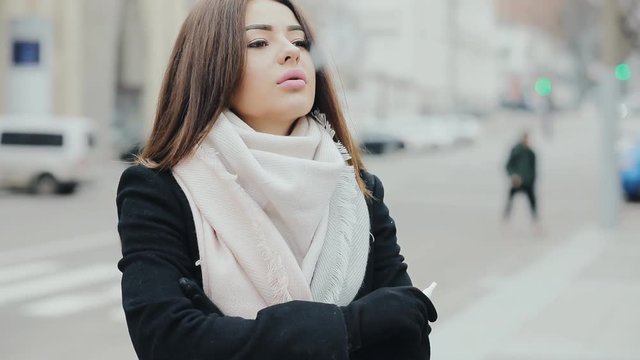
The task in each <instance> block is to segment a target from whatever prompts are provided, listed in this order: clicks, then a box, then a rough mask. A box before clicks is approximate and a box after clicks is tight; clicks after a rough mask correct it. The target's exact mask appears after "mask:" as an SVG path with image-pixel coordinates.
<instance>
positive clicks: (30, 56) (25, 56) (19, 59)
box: [13, 40, 40, 66]
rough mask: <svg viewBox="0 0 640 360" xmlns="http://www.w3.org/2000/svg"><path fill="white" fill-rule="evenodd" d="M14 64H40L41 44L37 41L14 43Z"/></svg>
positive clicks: (17, 41)
mask: <svg viewBox="0 0 640 360" xmlns="http://www.w3.org/2000/svg"><path fill="white" fill-rule="evenodd" d="M13 64H14V65H17V66H24V65H38V64H40V43H39V42H37V41H21V40H16V41H14V42H13Z"/></svg>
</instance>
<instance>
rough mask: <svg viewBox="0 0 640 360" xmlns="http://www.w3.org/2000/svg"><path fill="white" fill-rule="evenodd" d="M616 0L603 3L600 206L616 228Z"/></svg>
mask: <svg viewBox="0 0 640 360" xmlns="http://www.w3.org/2000/svg"><path fill="white" fill-rule="evenodd" d="M618 18H619V8H618V4H617V1H616V0H604V1H603V7H602V25H603V26H602V30H603V45H602V46H603V53H602V59H603V63H604V71H603V72H602V74H601V75H602V78H601V86H600V88H601V89H600V90H601V99H602V106H601V109H602V116H601V123H600V138H601V154H600V191H599V192H600V206H599V210H600V211H599V222H600V225H601V226H602V227H603V228H605V229H612V228H615V227H616V225H617V223H618V218H619V212H620V197H621V194H620V188H619V180H618V168H617V164H618V160H617V156H616V150H615V147H616V139H617V137H618V119H619V116H620V115H619V103H620V82H619V80H618V79H616V77H615V76H614V72H615V66H616V65H617V64H618V63H620V62H621V60H622V46H623V38H622V37H623V36H622V34H621V32H620V27H619V24H618Z"/></svg>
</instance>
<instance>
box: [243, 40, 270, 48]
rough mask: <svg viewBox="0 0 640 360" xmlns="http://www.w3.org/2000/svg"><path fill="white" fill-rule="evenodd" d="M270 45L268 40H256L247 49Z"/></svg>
mask: <svg viewBox="0 0 640 360" xmlns="http://www.w3.org/2000/svg"><path fill="white" fill-rule="evenodd" d="M267 45H269V43H268V42H267V41H266V40H255V41H252V42H250V43H249V45H247V47H250V48H256V49H257V48H262V47H265V46H267Z"/></svg>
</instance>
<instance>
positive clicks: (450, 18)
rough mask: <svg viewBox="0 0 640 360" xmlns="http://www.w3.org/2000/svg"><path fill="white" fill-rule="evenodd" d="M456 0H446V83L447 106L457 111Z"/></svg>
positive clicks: (457, 30) (457, 42)
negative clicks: (447, 39) (447, 43)
mask: <svg viewBox="0 0 640 360" xmlns="http://www.w3.org/2000/svg"><path fill="white" fill-rule="evenodd" d="M458 7H459V3H458V0H447V32H448V33H449V46H448V52H447V55H448V59H447V68H448V69H447V80H446V81H447V83H448V85H449V86H448V88H449V94H448V95H449V106H450V107H451V110H452V111H458V109H457V107H458V105H459V103H458V100H459V99H458V45H459V39H458V37H459V29H458Z"/></svg>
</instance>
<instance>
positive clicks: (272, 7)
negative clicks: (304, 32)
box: [245, 0, 300, 26]
mask: <svg viewBox="0 0 640 360" xmlns="http://www.w3.org/2000/svg"><path fill="white" fill-rule="evenodd" d="M245 22H246V25H251V24H266V25H275V26H289V25H300V24H299V23H298V20H296V17H295V15H293V12H292V11H291V10H290V9H289V8H288V7H287V6H286V5H284V4H281V3H279V2H277V1H274V0H251V1H249V3H248V4H247V12H246V14H245Z"/></svg>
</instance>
